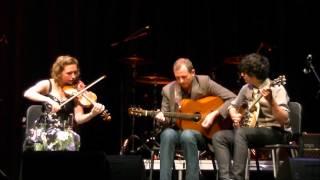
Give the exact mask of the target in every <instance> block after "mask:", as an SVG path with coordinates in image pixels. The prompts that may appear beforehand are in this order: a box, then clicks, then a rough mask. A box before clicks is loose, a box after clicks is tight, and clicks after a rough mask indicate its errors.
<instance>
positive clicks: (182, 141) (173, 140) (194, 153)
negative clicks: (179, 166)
mask: <svg viewBox="0 0 320 180" xmlns="http://www.w3.org/2000/svg"><path fill="white" fill-rule="evenodd" d="M205 142H206V141H205V138H204V137H203V136H202V135H201V134H200V133H199V132H197V131H194V130H184V131H178V130H174V129H171V128H167V129H165V130H164V131H163V132H162V133H161V135H160V180H171V178H172V168H173V161H174V156H175V150H176V147H179V146H181V148H182V151H183V155H184V158H185V160H186V180H199V171H200V170H199V157H198V149H203V148H204V147H205V144H206V143H205Z"/></svg>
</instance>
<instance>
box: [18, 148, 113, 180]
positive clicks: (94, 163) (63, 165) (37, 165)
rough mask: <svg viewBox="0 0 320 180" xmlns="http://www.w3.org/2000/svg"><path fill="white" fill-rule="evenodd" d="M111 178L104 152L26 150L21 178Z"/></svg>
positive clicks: (34, 179)
mask: <svg viewBox="0 0 320 180" xmlns="http://www.w3.org/2000/svg"><path fill="white" fill-rule="evenodd" d="M30 179H32V180H43V179H46V180H57V179H59V180H70V179H88V180H91V179H95V180H99V179H101V180H102V179H103V180H108V179H109V163H108V161H107V158H106V155H105V154H104V153H103V152H68V151H59V152H24V153H23V157H22V163H21V169H20V180H30Z"/></svg>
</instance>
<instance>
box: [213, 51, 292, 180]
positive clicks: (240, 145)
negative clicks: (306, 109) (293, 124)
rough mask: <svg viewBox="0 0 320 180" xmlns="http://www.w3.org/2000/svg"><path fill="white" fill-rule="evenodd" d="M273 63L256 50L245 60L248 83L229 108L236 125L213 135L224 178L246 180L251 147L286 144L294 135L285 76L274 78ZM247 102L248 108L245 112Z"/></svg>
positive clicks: (242, 69)
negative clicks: (244, 107) (243, 106)
mask: <svg viewBox="0 0 320 180" xmlns="http://www.w3.org/2000/svg"><path fill="white" fill-rule="evenodd" d="M269 66H270V65H269V60H268V59H267V58H266V57H264V56H262V55H260V54H256V53H252V54H249V55H247V56H245V57H244V58H243V59H242V60H241V63H240V65H239V70H240V73H241V77H242V78H243V79H244V81H245V82H246V84H245V85H244V86H243V87H242V88H241V89H240V91H239V93H238V95H237V97H236V98H235V99H234V100H233V101H232V102H231V105H230V107H229V108H228V109H229V113H230V117H231V119H232V120H233V123H234V127H235V128H234V130H221V131H219V132H217V133H215V134H214V135H213V138H212V145H213V149H214V152H215V157H216V160H217V162H218V167H219V173H218V174H219V179H220V180H221V179H235V180H243V179H244V178H245V166H246V160H247V157H248V148H252V147H261V146H264V145H267V144H276V143H284V142H286V140H287V135H289V134H290V133H289V132H290V128H289V118H288V111H289V109H288V101H289V97H288V94H287V92H286V90H285V88H284V86H283V85H282V84H283V83H284V78H283V76H280V77H279V78H277V79H275V80H273V81H271V80H270V79H269V78H268V76H269ZM244 104H246V105H247V109H246V111H244V113H241V112H242V110H241V106H242V105H244ZM232 158H233V165H231V159H232Z"/></svg>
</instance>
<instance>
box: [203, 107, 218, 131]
mask: <svg viewBox="0 0 320 180" xmlns="http://www.w3.org/2000/svg"><path fill="white" fill-rule="evenodd" d="M218 115H219V111H217V110H216V111H213V112H211V113H209V114H207V116H206V117H205V119H204V120H203V121H202V123H201V126H202V127H204V128H206V129H207V128H210V127H211V125H212V124H213V122H214V120H215V119H216V117H217V116H218Z"/></svg>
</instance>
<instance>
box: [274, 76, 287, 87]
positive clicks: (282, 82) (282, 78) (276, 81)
mask: <svg viewBox="0 0 320 180" xmlns="http://www.w3.org/2000/svg"><path fill="white" fill-rule="evenodd" d="M286 81H287V79H286V76H285V75H280V76H278V77H277V78H276V79H274V80H273V81H272V82H271V86H275V85H278V86H279V85H285V84H286Z"/></svg>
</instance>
